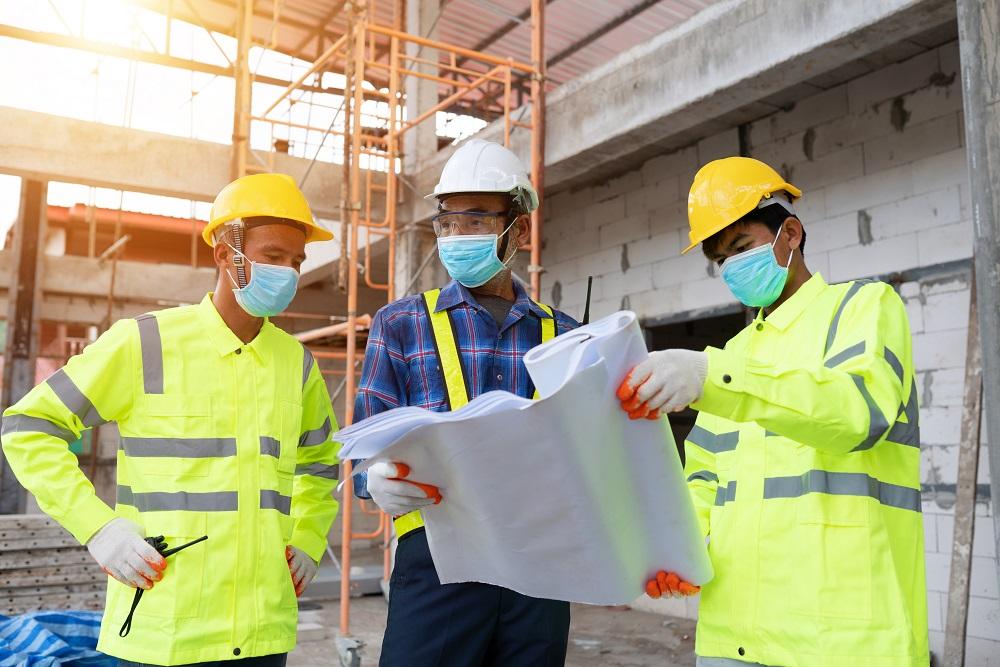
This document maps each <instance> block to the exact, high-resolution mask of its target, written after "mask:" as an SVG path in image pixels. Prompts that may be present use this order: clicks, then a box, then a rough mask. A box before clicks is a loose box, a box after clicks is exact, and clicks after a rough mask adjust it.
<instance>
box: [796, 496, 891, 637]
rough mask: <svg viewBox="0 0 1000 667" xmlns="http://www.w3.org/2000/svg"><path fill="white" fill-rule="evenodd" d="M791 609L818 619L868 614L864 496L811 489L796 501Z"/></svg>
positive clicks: (859, 617)
mask: <svg viewBox="0 0 1000 667" xmlns="http://www.w3.org/2000/svg"><path fill="white" fill-rule="evenodd" d="M796 502H797V504H798V506H797V508H796V515H797V516H796V518H797V520H796V523H795V526H794V532H795V541H794V542H793V543H792V544H794V545H795V549H796V553H798V554H799V555H798V556H797V557H796V564H795V566H794V567H792V568H790V571H791V576H792V579H793V581H794V583H795V586H794V588H793V590H794V591H796V592H797V593H796V594H795V595H794V596H793V598H792V608H793V609H794V611H796V612H797V613H801V614H806V615H809V616H817V617H830V618H850V619H855V620H868V619H871V617H872V554H871V527H870V519H869V514H868V512H869V508H868V504H869V502H870V501H869V499H868V498H862V497H856V496H837V495H832V494H824V493H810V494H806V495H804V496H802V497H801V498H798V499H797V501H796Z"/></svg>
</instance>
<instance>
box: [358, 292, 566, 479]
mask: <svg viewBox="0 0 1000 667" xmlns="http://www.w3.org/2000/svg"><path fill="white" fill-rule="evenodd" d="M514 294H515V296H516V301H515V302H514V305H513V306H512V307H511V310H510V313H508V315H507V319H506V321H504V323H503V326H502V327H499V328H498V327H497V325H496V321H495V320H494V319H493V316H492V315H490V313H489V311H488V310H486V308H485V307H483V306H481V305H479V303H478V302H476V299H475V297H474V296H473V295H472V294H471V293H470V292H469V290H468V289H466V288H465V287H464V286H462V285H461V284H459V283H457V282H455V281H452V282H450V283H448V285H447V286H445V287H444V288H443V289H442V290H441V296H440V297H439V298H438V303H437V310H438V311H440V310H445V309H447V310H449V311H450V315H451V321H452V323H453V324H454V328H455V334H456V336H455V337H456V342H457V345H458V353H459V355H460V356H461V358H462V367H463V369H464V371H465V373H466V376H467V377H466V380H467V382H468V385H469V389H470V396H469V398H470V400H471V399H473V398H475V397H477V396H479V395H480V394H484V393H486V392H488V391H493V390H497V389H499V390H504V391H509V392H511V393H514V394H517V395H519V396H524V397H525V398H531V396H532V395H534V393H535V385H534V383H532V381H531V378H530V377H529V376H528V371H527V369H525V367H524V361H523V360H524V355H525V353H526V352H527V351H528V350H530V349H531V348H533V347H535V346H536V345H538V344H539V343H540V342H541V340H542V325H541V320H542V318H548V317H549V315H548V313H546V312H545V311H544V310H542V309H541V308H539V307H538V305H537V304H535V302H533V301H532V300H531V299H530V298H529V297H528V293H527V292H526V291H525V289H524V287H523V286H522V285H521V284H520V283H519V282H517V281H516V280H515V281H514ZM555 319H556V335H559V334H563V333H566V332H567V331H570V330H571V329H575V328H576V327H578V326H579V324H578V323H577V322H576V320H574V319H573V318H571V317H569V316H568V315H566V314H565V313H562V312H560V311H558V310H557V311H555ZM408 405H413V406H417V407H421V408H426V409H428V410H435V411H438V412H445V411H447V409H448V402H447V390H446V389H445V384H444V377H443V376H442V374H441V367H440V365H439V362H438V357H437V352H435V350H434V337H433V334H432V333H431V325H430V322H429V321H428V319H427V315H426V313H425V312H424V302H423V295H421V294H416V295H413V296H408V297H404V298H402V299H399V300H397V301H394V302H393V303H390V304H389V305H387V306H384V307H383V308H381V309H380V310H379V311H378V312H377V313H375V317H374V318H373V319H372V325H371V329H370V330H369V332H368V347H367V349H366V350H365V362H364V367H363V368H362V371H361V382H360V383H359V385H358V391H357V395H356V398H355V401H354V421H355V422H358V421H361V420H362V419H365V418H366V417H371V416H372V415H376V414H378V413H380V412H384V411H386V410H391V409H392V408H398V407H402V406H408ZM354 482H355V485H354V488H355V493H356V494H357V495H358V497H360V498H368V497H370V496H369V495H368V492H367V489H366V482H367V475H366V474H365V473H361V474H358V475H355V476H354Z"/></svg>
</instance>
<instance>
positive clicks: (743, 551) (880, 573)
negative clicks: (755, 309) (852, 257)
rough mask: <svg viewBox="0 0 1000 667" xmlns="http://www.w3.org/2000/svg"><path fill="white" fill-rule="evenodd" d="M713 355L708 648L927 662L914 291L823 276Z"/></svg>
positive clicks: (822, 661)
mask: <svg viewBox="0 0 1000 667" xmlns="http://www.w3.org/2000/svg"><path fill="white" fill-rule="evenodd" d="M707 353H708V359H709V362H708V378H707V381H706V383H705V388H704V395H703V396H702V398H701V400H700V401H698V402H697V403H695V404H694V405H693V407H694V408H696V409H697V410H699V411H700V414H699V415H698V420H697V423H696V424H695V426H694V428H693V430H692V431H691V434H690V435H689V436H688V437H687V439H686V441H685V453H686V457H687V458H686V462H685V472H686V474H687V479H688V485H689V489H690V491H691V494H692V496H693V498H694V503H695V507H696V509H697V512H698V515H699V520H700V523H701V526H702V528H703V530H704V531H705V533H706V535H708V538H709V554H710V556H711V558H712V564H713V567H714V569H715V578H714V579H713V580H712V581H711V582H709V583H708V584H706V585H705V586H704V588H703V589H702V593H701V603H700V608H699V614H698V629H697V640H696V646H695V650H696V652H697V654H698V655H700V656H712V657H725V658H733V659H737V660H743V661H747V662H756V663H762V664H765V665H783V666H786V667H795V666H798V665H802V666H808V667H825V666H829V667H834V666H849V667H858V666H859V665H864V666H865V667H889V666H897V665H899V666H902V665H914V666H915V665H923V666H924V667H926V665H927V664H928V649H927V600H926V589H925V585H924V540H923V537H924V533H923V521H922V515H921V513H920V512H921V505H920V473H919V468H920V447H919V445H920V432H919V424H918V410H917V389H916V385H915V379H914V371H913V360H912V357H911V352H910V330H909V325H908V323H907V317H906V311H905V309H904V307H903V303H902V301H901V300H900V299H899V297H898V296H897V295H896V293H895V292H894V291H893V289H892V288H891V287H890V286H889V285H886V284H884V283H880V282H863V281H856V282H851V283H846V284H837V285H827V284H826V283H825V282H824V281H823V279H822V278H821V277H820V276H819V275H814V276H813V277H812V278H811V279H810V280H808V281H807V282H806V283H805V284H804V285H803V286H802V287H801V288H800V289H799V291H798V292H796V293H795V294H794V295H793V296H792V297H791V298H790V299H788V300H787V301H786V302H785V303H783V304H782V305H781V306H779V307H778V308H777V309H775V310H774V312H772V313H771V314H770V315H769V316H767V317H766V318H764V317H763V316H762V315H761V314H759V315H758V316H757V318H756V320H754V321H753V322H752V323H751V324H750V325H749V326H748V327H747V328H746V329H744V330H743V331H741V332H740V333H739V334H737V335H736V336H735V337H734V338H733V339H732V340H730V341H729V342H728V343H727V344H726V346H725V348H724V349H721V350H720V349H716V348H711V347H710V348H708V349H707Z"/></svg>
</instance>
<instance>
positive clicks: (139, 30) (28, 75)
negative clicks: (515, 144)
mask: <svg viewBox="0 0 1000 667" xmlns="http://www.w3.org/2000/svg"><path fill="white" fill-rule="evenodd" d="M0 23H4V24H9V25H14V26H18V27H22V28H27V29H31V30H38V31H43V32H53V33H61V34H71V35H73V36H76V37H83V38H86V39H90V40H95V41H101V42H108V43H112V44H117V45H121V46H127V47H133V48H137V49H142V50H150V51H151V50H155V51H157V52H159V53H165V52H166V32H167V31H166V25H167V20H166V17H164V16H163V15H161V14H157V13H155V12H150V11H148V10H145V9H142V8H138V7H135V6H133V5H130V4H129V3H128V2H127V1H125V0H0ZM170 32H171V36H170V55H172V56H175V57H179V58H186V59H193V60H198V61H202V62H206V63H211V64H215V65H222V66H225V65H226V61H225V59H224V58H223V55H222V53H220V48H221V50H222V51H224V52H225V54H226V57H228V58H229V59H230V60H233V59H234V58H235V52H236V41H235V40H234V39H232V38H230V37H227V36H225V35H220V34H214V38H215V39H214V41H213V39H212V37H211V36H209V34H208V33H207V32H206V31H205V30H203V29H202V28H201V27H199V26H194V25H191V24H188V23H184V22H181V21H178V20H174V21H173V24H172V26H171V31H170ZM0 63H4V65H3V66H0V105H4V106H11V107H17V108H21V109H29V110H32V111H40V112H44V113H50V114H56V115H60V116H67V117H71V118H79V119H82V120H89V121H97V122H101V123H107V124H110V125H118V126H127V127H133V128H137V129H142V130H149V131H153V132H163V133H166V134H173V135H177V136H183V137H192V138H196V139H201V140H205V141H213V142H218V143H224V144H228V143H229V141H230V137H231V135H232V118H233V96H234V84H233V80H232V79H230V78H227V77H214V76H212V75H208V74H202V73H198V72H188V71H184V70H178V69H173V68H168V67H160V66H157V65H151V64H147V63H132V62H130V61H128V60H123V59H119V58H111V57H107V56H99V55H95V54H91V53H87V52H83V51H76V50H72V49H62V48H55V47H48V46H42V45H39V44H34V43H30V42H26V41H22V40H15V39H11V38H0ZM10 63H16V64H17V65H16V66H9V64H10ZM250 63H251V66H252V67H253V68H254V70H255V71H256V72H257V73H258V74H264V75H269V76H273V77H277V78H282V79H287V80H294V79H296V78H297V77H298V76H299V75H301V74H302V73H303V72H304V71H305V70H306V68H307V67H308V66H309V63H306V62H305V61H302V60H297V59H293V58H290V57H289V56H286V55H283V54H279V53H276V52H273V51H269V50H265V49H261V48H257V47H254V48H252V49H251V53H250ZM323 77H324V78H323V85H325V86H342V85H343V77H342V76H341V75H338V74H330V73H326V74H324V75H323ZM279 92H280V89H279V88H278V87H275V86H270V85H266V84H260V83H256V84H254V89H253V113H254V115H261V113H262V112H263V111H264V109H266V108H267V107H268V106H270V104H271V102H273V101H274V99H275V98H276V97H277V96H278V94H279ZM293 97H295V98H296V101H297V103H296V104H293V105H291V106H290V105H289V104H288V103H287V102H285V103H283V104H282V106H280V107H278V108H277V109H275V111H274V112H272V113H271V117H276V118H282V119H288V120H291V121H292V122H295V123H300V124H308V125H310V126H314V127H323V128H326V127H327V126H329V124H330V122H331V121H332V120H333V118H334V114H335V113H336V111H337V109H338V108H339V107H340V104H341V98H340V97H339V96H335V95H325V94H312V93H305V94H303V93H293ZM378 107H381V108H382V111H383V113H384V114H385V115H388V110H387V105H385V104H378V105H377V104H376V103H374V102H370V103H366V105H365V107H363V112H365V113H368V114H375V113H378ZM375 122H377V121H376V119H375V118H374V117H373V116H372V117H369V118H368V119H366V120H365V124H368V123H372V124H374V123H375ZM339 125H340V122H339V121H338V122H337V124H336V125H335V127H337V126H339ZM484 125H485V123H483V122H482V121H479V120H477V119H474V118H469V117H456V116H454V115H453V114H443V113H440V114H438V118H437V127H438V134H439V135H441V136H448V137H452V138H461V137H465V136H468V135H469V134H472V133H474V132H476V131H478V130H479V129H481V128H482V127H483V126H484ZM323 134H324V133H323V132H322V131H306V130H303V129H296V128H289V127H287V126H279V127H276V128H275V129H274V134H273V135H272V133H271V128H270V125H269V124H267V123H254V124H253V127H252V128H251V140H250V141H251V146H252V147H253V148H256V149H258V150H261V151H265V150H268V148H269V147H270V146H271V144H272V140H273V139H274V138H284V139H290V140H291V149H290V152H291V154H292V155H297V156H300V157H308V158H310V159H311V158H312V157H313V156H314V155H316V154H317V149H318V159H319V160H323V161H333V162H340V156H341V155H342V151H343V145H342V143H341V141H342V139H341V138H340V137H335V136H332V135H331V136H327V137H325V139H324V137H323ZM19 192H20V181H19V179H17V178H14V177H11V176H5V175H0V235H3V234H5V233H6V230H7V229H8V228H9V226H10V224H11V223H12V222H13V220H14V218H15V217H16V215H17V209H18V200H19ZM120 197H122V201H121V205H122V207H123V208H124V209H126V210H131V211H141V212H146V213H157V214H161V215H172V216H177V217H189V216H191V215H192V214H193V215H195V216H197V217H200V218H203V219H204V218H206V217H207V214H208V204H205V203H200V202H199V203H192V202H188V201H184V200H179V199H171V198H168V197H156V196H152V195H144V194H139V193H125V194H124V195H121V194H120V193H119V192H118V191H115V190H106V189H103V188H88V187H85V186H80V185H74V184H65V183H50V185H49V203H50V204H54V205H60V206H69V205H72V204H74V203H78V202H80V203H93V204H95V205H97V206H100V207H106V208H118V206H119V203H120V202H119V198H120ZM2 238H3V237H2V236H0V244H2V242H3V241H2Z"/></svg>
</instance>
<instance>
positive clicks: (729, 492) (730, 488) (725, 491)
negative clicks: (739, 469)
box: [715, 479, 736, 507]
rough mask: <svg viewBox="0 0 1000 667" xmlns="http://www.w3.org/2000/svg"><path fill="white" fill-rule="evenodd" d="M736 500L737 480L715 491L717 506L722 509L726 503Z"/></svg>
mask: <svg viewBox="0 0 1000 667" xmlns="http://www.w3.org/2000/svg"><path fill="white" fill-rule="evenodd" d="M734 500H736V480H735V479H734V480H732V481H730V482H729V483H728V484H726V485H725V486H720V487H719V488H717V489H716V490H715V504H716V506H717V507H721V506H723V505H725V504H726V503H731V502H733V501H734Z"/></svg>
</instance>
